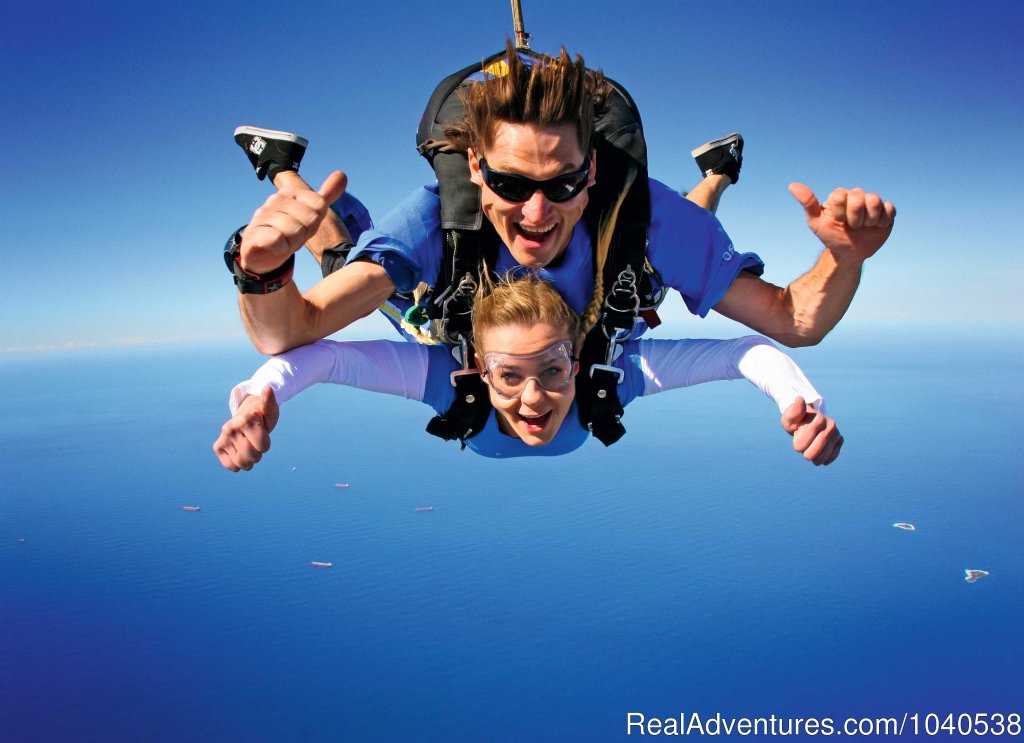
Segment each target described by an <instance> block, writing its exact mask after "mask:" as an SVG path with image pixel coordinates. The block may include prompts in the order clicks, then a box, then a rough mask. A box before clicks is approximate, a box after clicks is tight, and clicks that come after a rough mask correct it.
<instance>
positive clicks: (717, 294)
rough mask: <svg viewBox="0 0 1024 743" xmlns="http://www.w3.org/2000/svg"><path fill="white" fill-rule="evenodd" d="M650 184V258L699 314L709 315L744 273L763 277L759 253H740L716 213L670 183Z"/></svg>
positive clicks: (657, 269)
mask: <svg viewBox="0 0 1024 743" xmlns="http://www.w3.org/2000/svg"><path fill="white" fill-rule="evenodd" d="M650 187H651V226H650V230H649V231H648V239H649V242H648V246H647V257H648V259H649V260H650V262H651V265H652V266H654V269H655V270H656V271H657V272H658V274H659V275H660V276H661V279H662V281H664V282H665V284H666V285H667V286H671V287H672V288H673V289H675V290H677V291H678V292H679V293H680V294H681V295H682V296H683V301H684V302H686V308H687V309H688V310H690V312H692V313H693V314H694V315H698V316H700V317H704V316H706V315H707V314H708V312H710V311H711V309H712V308H713V307H714V306H715V305H716V304H718V303H719V301H721V299H722V297H724V296H725V293H726V291H728V290H729V287H730V286H731V285H732V282H733V280H734V279H735V278H736V276H737V275H738V274H739V272H740V271H751V272H752V273H754V274H755V275H757V276H760V275H761V274H762V273H763V272H764V262H763V261H762V260H761V259H760V258H759V257H758V256H757V255H756V254H754V253H738V252H736V250H735V249H734V248H733V245H732V241H731V240H730V239H729V236H728V235H727V234H726V233H725V230H724V229H722V225H721V224H720V223H719V221H718V220H717V219H716V218H715V215H714V214H712V213H711V212H709V211H708V210H706V209H703V208H702V207H699V206H697V205H696V204H694V203H693V202H692V201H687V200H686V199H684V198H683V197H682V196H680V195H679V194H678V193H676V192H675V191H673V190H672V189H670V188H669V187H668V186H666V185H665V184H664V183H660V182H658V181H655V180H653V179H652V180H651V181H650Z"/></svg>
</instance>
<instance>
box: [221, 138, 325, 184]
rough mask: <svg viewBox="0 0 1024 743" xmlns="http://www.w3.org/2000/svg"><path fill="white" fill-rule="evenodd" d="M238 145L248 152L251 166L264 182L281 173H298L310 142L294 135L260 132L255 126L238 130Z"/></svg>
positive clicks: (236, 139)
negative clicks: (289, 171)
mask: <svg viewBox="0 0 1024 743" xmlns="http://www.w3.org/2000/svg"><path fill="white" fill-rule="evenodd" d="M235 141H236V142H237V143H238V146H239V147H241V148H242V150H243V151H244V152H245V155H246V157H248V158H249V162H251V163H252V166H253V167H254V168H255V169H256V177H257V178H259V179H260V180H261V181H262V180H263V179H264V178H266V177H267V176H268V175H269V176H270V180H271V181H273V180H274V176H276V175H277V174H278V173H280V172H281V171H282V170H298V169H299V163H301V162H302V156H303V155H305V154H306V147H308V146H309V140H307V139H306V138H305V137H300V136H299V135H298V134H292V133H291V132H278V131H274V130H273V129H260V128H259V127H255V126H240V127H238V128H237V129H235Z"/></svg>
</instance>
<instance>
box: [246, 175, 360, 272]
mask: <svg viewBox="0 0 1024 743" xmlns="http://www.w3.org/2000/svg"><path fill="white" fill-rule="evenodd" d="M347 185H348V176H346V175H345V174H344V173H343V172H341V171H340V170H335V171H334V172H333V173H331V174H330V175H329V176H327V180H325V181H324V182H323V185H321V186H320V188H319V189H318V190H316V191H314V190H313V189H312V188H310V187H308V186H307V185H306V184H305V183H302V181H301V180H299V179H296V183H295V185H294V186H290V187H289V188H286V189H282V190H281V191H278V192H277V193H275V194H273V195H272V196H271V197H270V198H268V199H267V200H266V201H265V202H263V206H261V207H260V208H259V209H257V210H256V211H255V212H254V213H253V215H252V219H250V220H249V224H248V226H247V227H246V228H245V232H243V233H242V245H241V248H240V256H239V257H240V260H241V263H242V268H244V269H245V270H246V271H251V272H253V273H256V274H263V273H267V272H269V271H273V270H274V269H275V268H278V267H279V266H280V265H281V264H283V263H284V262H285V261H286V260H288V257H289V256H290V255H292V254H293V253H295V252H296V251H298V250H300V249H301V248H302V246H303V245H305V244H306V241H307V240H309V238H310V237H312V236H313V235H314V234H316V231H317V228H319V227H320V223H321V222H322V221H323V219H324V217H326V216H327V211H328V209H330V208H331V204H333V203H334V202H335V201H337V200H338V198H339V197H340V196H341V195H342V194H343V193H345V188H346V186H347Z"/></svg>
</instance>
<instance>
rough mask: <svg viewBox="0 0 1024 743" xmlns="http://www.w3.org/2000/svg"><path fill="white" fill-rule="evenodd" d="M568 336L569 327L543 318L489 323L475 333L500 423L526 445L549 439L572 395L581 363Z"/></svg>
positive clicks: (559, 422)
mask: <svg viewBox="0 0 1024 743" xmlns="http://www.w3.org/2000/svg"><path fill="white" fill-rule="evenodd" d="M568 336H569V331H568V329H566V328H562V327H557V326H554V325H548V324H543V323H542V324H540V325H534V326H532V327H524V326H522V325H505V326H501V327H496V328H489V329H487V330H485V331H483V332H482V333H480V334H479V335H477V337H476V342H477V346H478V350H477V366H478V368H479V369H480V370H481V373H482V374H483V375H484V378H485V379H486V380H487V382H488V384H489V388H488V389H489V392H490V396H491V404H492V405H493V406H494V409H495V410H496V411H497V413H498V426H499V427H500V428H501V430H502V432H503V433H506V434H508V435H510V436H517V437H518V438H520V439H522V440H523V443H525V444H526V445H527V446H543V445H544V444H547V443H548V442H550V441H551V440H552V439H553V438H554V437H555V434H557V433H558V429H560V428H561V427H562V422H563V421H564V420H565V416H566V414H567V413H568V412H569V409H570V408H571V407H572V401H573V399H575V397H576V379H575V377H576V372H577V371H578V370H579V363H578V362H575V361H573V360H572V357H571V350H569V349H571V346H570V343H571V341H570V339H569V337H568ZM496 388H497V389H496ZM499 391H500V392H499Z"/></svg>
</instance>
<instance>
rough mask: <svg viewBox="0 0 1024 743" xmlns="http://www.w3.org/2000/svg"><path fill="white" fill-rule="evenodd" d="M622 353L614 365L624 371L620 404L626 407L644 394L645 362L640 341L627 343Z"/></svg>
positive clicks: (620, 387)
mask: <svg viewBox="0 0 1024 743" xmlns="http://www.w3.org/2000/svg"><path fill="white" fill-rule="evenodd" d="M621 349H622V353H621V354H619V357H618V358H617V359H615V361H614V362H613V364H614V365H615V366H617V367H618V368H619V369H622V371H623V374H624V376H623V377H622V384H620V385H619V389H618V393H619V404H620V405H622V407H626V406H627V405H629V404H630V403H631V402H633V401H634V400H635V399H637V398H638V397H641V396H642V395H643V394H644V384H645V381H644V373H643V361H642V359H641V356H640V341H639V340H631V341H626V342H625V343H623V344H622V346H621Z"/></svg>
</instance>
